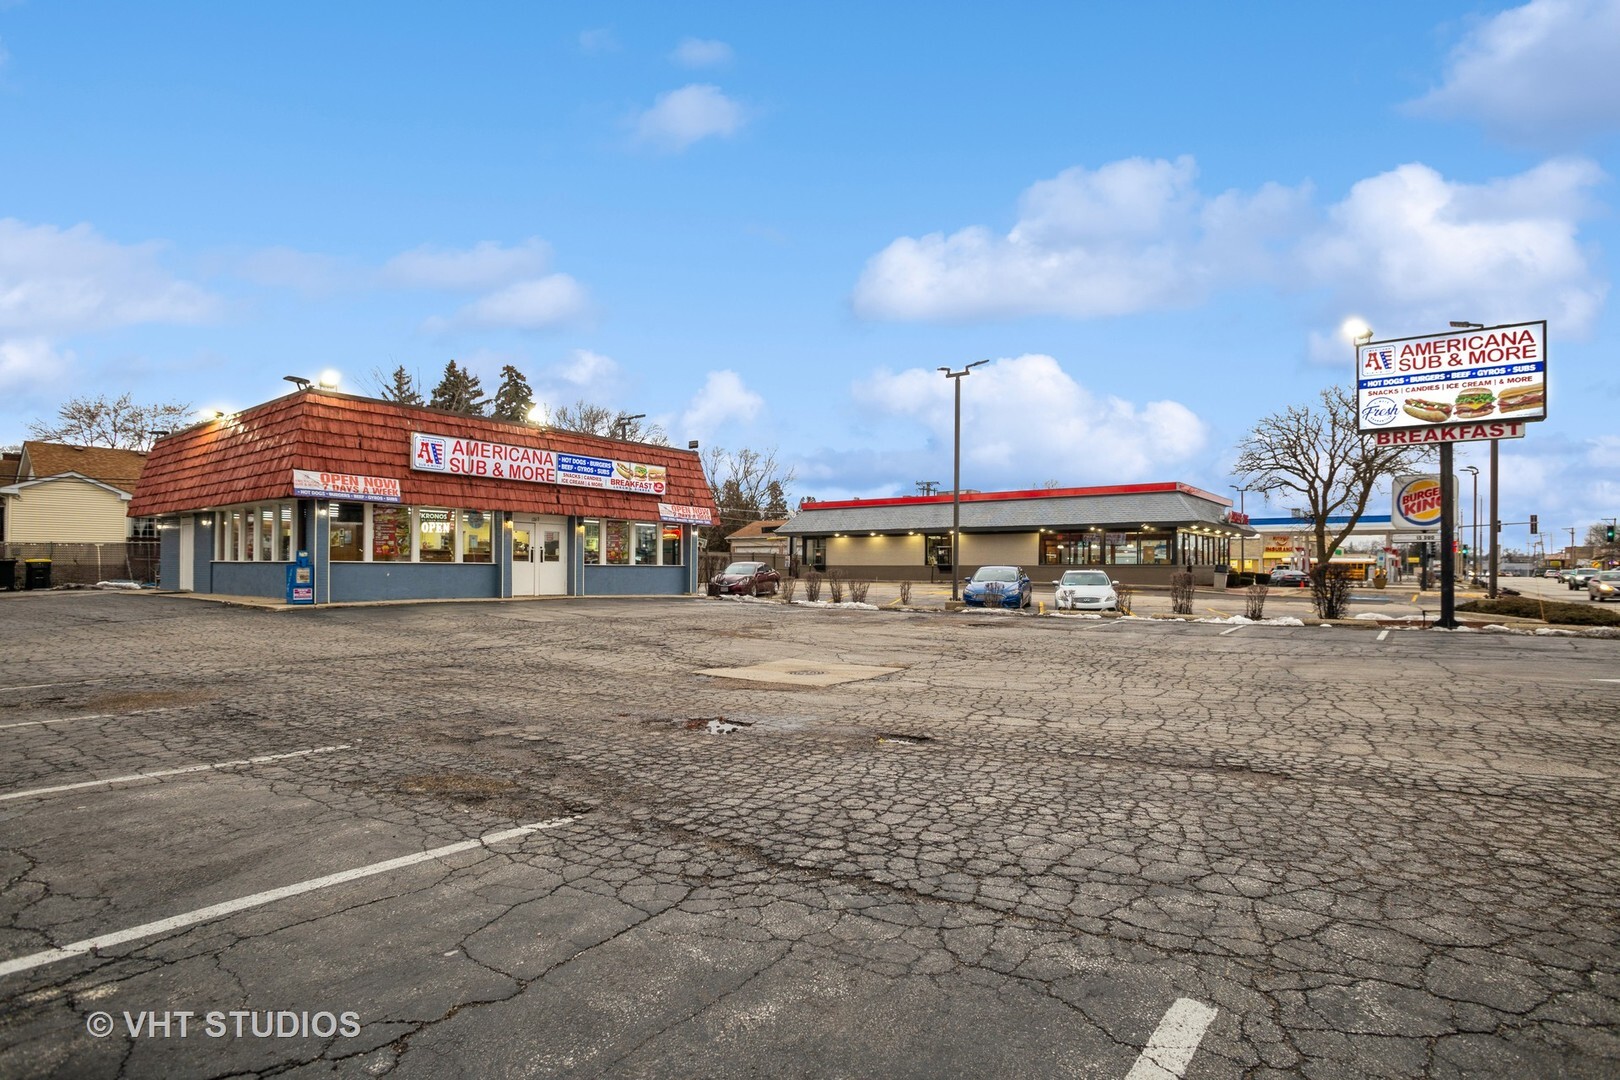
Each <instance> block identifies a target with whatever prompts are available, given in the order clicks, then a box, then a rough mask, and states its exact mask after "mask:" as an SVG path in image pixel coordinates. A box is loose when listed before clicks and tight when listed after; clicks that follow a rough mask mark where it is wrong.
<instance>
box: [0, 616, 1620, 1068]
mask: <svg viewBox="0 0 1620 1080" xmlns="http://www.w3.org/2000/svg"><path fill="white" fill-rule="evenodd" d="M0 614H3V616H4V622H5V626H6V631H5V641H6V645H7V655H8V658H9V660H10V663H9V664H8V665H7V669H6V673H5V674H4V675H3V676H0V687H3V692H0V796H5V795H7V794H9V793H16V792H25V791H32V790H33V789H37V788H48V787H53V786H60V785H68V784H75V783H82V782H85V781H91V780H101V779H106V778H111V777H128V776H131V775H132V774H137V773H149V772H162V771H167V770H175V769H181V768H187V767H190V766H196V765H203V764H220V763H231V762H241V761H242V760H243V759H247V758H254V757H261V756H265V755H273V754H291V753H295V752H299V751H307V750H310V749H313V748H325V747H332V746H337V745H342V744H347V745H348V747H349V749H347V750H340V751H331V752H323V753H317V754H307V755H305V756H300V757H289V758H283V759H280V760H275V761H268V762H262V763H256V764H248V765H240V764H235V765H225V766H224V767H221V768H216V769H210V770H205V771H196V772H187V773H180V774H175V775H170V776H165V777H161V778H156V779H138V780H132V781H128V782H124V783H119V784H115V785H104V786H96V787H87V788H78V789H74V790H69V791H61V792H55V793H44V794H39V795H37V796H28V797H20V798H13V799H9V800H5V801H0V963H4V962H5V961H11V960H16V959H17V958H20V957H26V956H30V955H32V954H35V953H39V952H41V951H43V950H48V949H51V948H55V947H60V946H63V945H67V944H70V943H73V942H77V941H81V940H84V939H88V938H93V937H96V936H98V935H103V934H108V933H112V932H116V931H120V930H126V929H128V928H130V927H135V926H140V925H143V924H147V923H152V922H155V921H158V920H165V919H172V918H173V917H176V916H180V915H182V914H184V913H187V912H193V911H196V910H198V909H202V908H206V907H209V906H210V905H215V904H221V903H226V902H228V901H232V900H235V899H238V898H242V897H249V896H253V895H255V894H259V893H263V892H266V891H268V890H276V889H284V888H285V887H287V886H290V885H293V884H296V883H300V882H308V881H310V880H311V879H316V878H322V877H324V876H326V875H340V874H342V873H343V872H345V871H352V870H355V869H356V868H362V867H369V866H373V865H375V864H379V863H383V862H385V861H387V860H394V859H399V858H401V857H404V856H411V855H415V854H418V853H421V852H425V851H429V850H432V849H436V848H440V847H445V846H448V845H455V844H459V843H462V842H466V841H473V840H477V839H478V838H480V837H488V836H490V835H491V834H498V833H501V832H502V831H503V830H510V829H512V828H513V827H514V826H517V825H525V824H534V823H542V822H544V823H553V822H557V824H555V825H554V827H549V828H547V829H545V830H543V831H534V832H530V833H527V834H524V835H521V836H515V837H509V838H506V839H500V840H496V841H491V842H488V843H486V844H484V845H473V846H471V847H470V848H468V849H466V850H458V851H456V852H454V853H453V854H449V855H446V856H443V857H441V858H434V859H430V860H426V861H419V862H415V863H413V864H410V865H405V866H401V867H399V868H397V869H390V870H387V871H386V872H381V873H374V874H371V875H369V876H364V877H356V878H353V879H352V880H339V881H335V882H334V883H332V884H330V885H327V886H324V887H320V888H311V889H310V890H309V891H306V892H301V893H299V894H297V895H291V896H287V897H285V898H281V899H274V900H271V901H268V902H264V903H262V904H259V905H258V906H253V907H250V908H247V909H245V910H240V911H235V912H232V913H230V914H226V915H223V916H221V917H217V918H207V919H202V920H200V921H195V922H191V923H188V924H185V925H178V926H174V927H172V928H168V929H164V930H161V931H159V932H155V933H152V934H150V935H148V936H144V937H142V938H140V939H138V940H134V941H129V942H126V943H122V944H117V945H113V946H109V947H106V948H103V949H100V950H97V951H95V952H93V953H91V954H88V955H79V956H73V957H69V958H65V959H60V960H57V961H55V962H51V963H43V964H40V965H39V966H34V967H30V968H28V969H27V970H23V971H18V972H14V973H10V974H6V975H3V976H0V1075H6V1076H71V1077H80V1076H97V1077H99V1076H108V1077H112V1076H129V1077H147V1076H164V1077H172V1076H195V1077H224V1076H296V1077H313V1076H331V1075H337V1076H380V1075H390V1076H402V1077H418V1076H421V1077H441V1076H469V1077H470V1076H480V1077H482V1076H546V1077H550V1076H558V1077H597V1076H603V1077H673V1076H682V1077H684V1076H692V1075H704V1076H721V1077H725V1076H738V1077H742V1076H818V1077H819V1076H829V1077H831V1076H837V1077H857V1076H884V1077H891V1076H895V1077H938V1076H985V1077H1002V1076H1005V1077H1065V1076H1097V1077H1124V1076H1125V1075H1126V1073H1127V1072H1129V1071H1130V1070H1131V1068H1132V1065H1133V1063H1134V1062H1135V1061H1136V1060H1137V1057H1138V1055H1139V1054H1140V1053H1141V1051H1142V1048H1143V1046H1144V1045H1145V1044H1146V1043H1147V1042H1148V1040H1149V1037H1150V1035H1152V1034H1153V1032H1154V1030H1155V1027H1156V1025H1158V1024H1159V1022H1160V1019H1161V1018H1162V1017H1163V1016H1164V1015H1165V1014H1166V1010H1167V1009H1169V1008H1170V1007H1171V1005H1172V1004H1173V1003H1174V1002H1176V1001H1177V1000H1178V999H1181V998H1192V999H1194V1000H1196V1001H1198V1002H1202V1003H1205V1004H1207V1005H1209V1006H1212V1007H1214V1008H1215V1009H1216V1010H1218V1012H1217V1014H1216V1018H1215V1020H1214V1021H1213V1023H1212V1024H1211V1025H1210V1026H1209V1028H1208V1030H1207V1031H1206V1032H1205V1033H1204V1035H1203V1037H1202V1040H1201V1041H1200V1042H1199V1043H1198V1046H1197V1050H1196V1052H1195V1053H1194V1054H1193V1056H1192V1059H1191V1063H1190V1064H1189V1065H1188V1067H1187V1069H1186V1072H1185V1075H1186V1077H1188V1078H1190V1080H1198V1078H1215V1077H1284V1076H1289V1077H1292V1076H1306V1077H1323V1078H1328V1077H1344V1078H1350V1077H1356V1078H1360V1077H1412V1076H1433V1077H1465V1076H1466V1077H1503V1078H1508V1077H1512V1078H1519V1077H1528V1076H1568V1077H1612V1076H1614V1075H1616V1074H1617V1073H1620V918H1617V915H1616V912H1617V910H1620V903H1617V900H1620V860H1617V853H1620V827H1617V826H1620V785H1617V782H1616V781H1617V776H1620V764H1617V763H1620V752H1617V751H1620V681H1616V680H1617V679H1620V641H1615V640H1605V639H1586V638H1529V637H1508V636H1487V635H1477V634H1475V635H1465V634H1442V633H1434V632H1427V633H1425V632H1419V631H1411V632H1395V633H1392V634H1389V635H1387V637H1385V636H1384V635H1374V634H1372V633H1368V632H1366V631H1363V630H1357V629H1350V628H1329V629H1321V628H1317V627H1299V628H1295V627H1266V626H1249V627H1243V628H1242V629H1241V630H1240V631H1238V632H1235V633H1234V632H1231V629H1230V628H1229V627H1225V626H1220V625H1202V624H1193V623H1153V622H1135V621H1082V620H1059V619H1049V618H1048V619H1039V618H1021V617H1010V618H1006V619H983V618H979V619H971V618H968V619H964V618H959V617H952V616H947V615H940V614H919V613H899V612H862V611H847V610H846V611H838V610H813V609H806V608H803V607H787V606H783V605H768V604H734V603H721V602H714V601H706V600H699V599H689V598H683V599H669V600H634V601H621V600H572V601H563V602H536V603H490V604H453V605H418V606H389V607H375V608H347V609H333V610H324V611H304V612H286V613H269V612H264V611H258V610H249V609H243V608H232V607H221V606H215V605H210V604H205V603H200V602H196V601H189V600H184V599H179V598H169V597H156V596H145V595H136V596H130V595H124V594H109V593H48V594H23V595H19V596H16V597H9V596H8V597H0ZM1379 637H1385V640H1378V638H1379ZM785 661H792V662H795V663H797V664H800V665H802V670H805V671H814V670H820V669H825V668H830V667H831V666H833V665H856V666H859V667H876V668H890V669H894V670H893V671H892V672H890V673H888V674H881V675H878V676H876V677H872V678H863V679H861V680H859V681H854V682H843V683H836V684H832V685H806V684H803V683H799V684H795V683H791V682H784V683H772V682H767V681H750V680H747V679H731V678H725V677H717V676H711V675H704V674H700V672H702V671H705V670H710V669H721V668H748V667H752V666H754V665H760V664H768V663H780V662H785ZM714 720H719V721H721V722H722V723H720V724H718V725H715V724H711V723H710V721H714ZM45 721H49V722H48V723H46V722H45ZM715 732H723V733H718V734H717V733H715ZM568 818H572V820H567V821H563V819H568ZM210 1010H218V1011H221V1012H225V1013H229V1012H230V1011H231V1010H238V1011H249V1012H252V1013H254V1014H255V1016H258V1017H264V1016H266V1015H267V1014H269V1013H272V1012H277V1011H292V1012H295V1013H304V1012H311V1013H312V1012H316V1011H320V1010H326V1011H329V1012H330V1013H333V1014H339V1013H344V1012H352V1013H353V1014H355V1016H356V1017H357V1027H358V1031H357V1032H356V1033H353V1034H345V1033H339V1034H335V1035H331V1036H328V1037H319V1036H317V1035H315V1034H309V1035H307V1036H306V1035H302V1034H297V1035H293V1036H290V1037H274V1036H272V1037H254V1036H253V1035H252V1033H251V1031H249V1032H248V1034H246V1035H244V1036H243V1037H234V1033H228V1034H226V1035H225V1036H223V1037H216V1036H211V1035H209V1034H207V1033H206V1032H204V1031H203V1030H202V1029H201V1019H200V1018H201V1016H202V1015H203V1014H204V1013H206V1012H208V1011H210ZM179 1011H191V1012H194V1013H196V1014H197V1016H196V1017H195V1018H193V1019H192V1020H191V1027H190V1030H189V1032H188V1034H187V1036H186V1037H184V1038H181V1037H179V1036H178V1034H177V1033H176V1031H175V1029H174V1028H172V1027H171V1029H170V1031H169V1033H168V1035H167V1037H164V1035H163V1034H161V1032H160V1031H159V1029H155V1028H145V1029H143V1031H142V1033H141V1034H140V1035H139V1036H131V1035H130V1034H129V1032H128V1030H127V1024H128V1021H129V1020H130V1019H136V1020H138V1019H139V1018H140V1016H141V1014H142V1013H148V1014H150V1013H157V1014H163V1013H166V1012H167V1013H171V1014H172V1013H176V1012H179ZM96 1012H106V1013H108V1014H109V1015H110V1016H111V1017H113V1018H115V1021H116V1026H115V1027H114V1029H113V1031H112V1033H111V1034H110V1035H106V1036H105V1037H99V1038H98V1037H95V1036H93V1035H92V1034H90V1033H89V1032H88V1031H87V1017H89V1016H90V1015H91V1014H93V1013H96ZM126 1013H128V1014H130V1015H129V1017H128V1018H126V1015H125V1014H126Z"/></svg>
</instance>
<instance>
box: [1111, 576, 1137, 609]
mask: <svg viewBox="0 0 1620 1080" xmlns="http://www.w3.org/2000/svg"><path fill="white" fill-rule="evenodd" d="M1114 595H1115V596H1117V597H1119V610H1120V612H1121V614H1125V615H1129V614H1130V613H1131V598H1132V597H1134V596H1135V595H1136V587H1135V586H1134V585H1127V584H1126V583H1125V582H1123V581H1122V582H1120V583H1119V584H1118V585H1115V586H1114Z"/></svg>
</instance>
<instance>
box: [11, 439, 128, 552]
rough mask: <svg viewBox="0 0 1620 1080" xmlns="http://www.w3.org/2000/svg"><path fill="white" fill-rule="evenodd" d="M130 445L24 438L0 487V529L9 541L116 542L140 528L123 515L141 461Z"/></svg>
mask: <svg viewBox="0 0 1620 1080" xmlns="http://www.w3.org/2000/svg"><path fill="white" fill-rule="evenodd" d="M145 464H146V455H145V454H143V453H140V452H139V451H135V450H109V449H106V448H104V447H94V446H89V447H87V446H66V445H63V444H60V443H45V442H26V443H24V444H23V449H22V457H21V459H20V460H19V462H18V467H17V475H16V479H15V480H13V481H12V482H11V483H9V484H6V485H4V486H3V487H0V500H3V501H4V504H5V506H4V517H3V518H0V521H3V522H4V526H3V527H4V530H5V532H4V535H3V536H0V540H4V541H6V542H7V543H12V544H40V543H52V544H106V543H121V542H122V541H124V540H126V539H128V538H129V537H130V536H132V535H135V534H137V533H138V532H140V531H144V527H145V523H138V522H136V521H133V520H132V519H131V518H129V517H128V516H127V513H126V511H127V508H128V504H129V499H130V494H131V492H133V491H134V490H135V482H136V480H138V479H140V475H141V469H142V468H144V467H145Z"/></svg>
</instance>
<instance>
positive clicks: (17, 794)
mask: <svg viewBox="0 0 1620 1080" xmlns="http://www.w3.org/2000/svg"><path fill="white" fill-rule="evenodd" d="M349 749H352V747H351V746H350V745H349V744H348V743H344V744H342V745H341V746H317V747H315V748H314V749H313V750H294V751H292V752H290V753H286V754H265V755H264V756H263V757H252V758H241V759H240V760H237V761H216V762H214V763H213V764H211V765H186V766H183V767H181V768H178V769H161V770H159V771H158V772H142V773H130V774H129V775H128V776H109V777H108V778H107V779H105V780H84V781H81V782H80V783H77V784H57V785H56V786H55V787H41V788H29V789H28V790H27V791H10V792H7V793H6V794H4V795H0V802H5V801H7V800H8V799H31V798H34V797H35V796H38V795H55V794H56V793H57V792H59V791H80V790H82V789H84V788H93V787H105V786H106V785H108V784H130V783H134V782H135V781H136V780H159V779H162V778H163V777H165V776H182V775H184V774H186V773H196V772H207V771H209V770H210V769H232V768H235V767H237V766H238V765H263V764H264V763H265V762H267V761H285V760H286V759H287V758H295V757H306V756H307V755H309V754H330V753H332V752H333V751H334V750H349Z"/></svg>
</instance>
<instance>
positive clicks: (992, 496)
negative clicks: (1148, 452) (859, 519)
mask: <svg viewBox="0 0 1620 1080" xmlns="http://www.w3.org/2000/svg"><path fill="white" fill-rule="evenodd" d="M1174 491H1179V492H1182V493H1184V494H1187V495H1196V496H1197V497H1198V498H1200V499H1208V500H1209V501H1210V502H1216V503H1220V504H1221V505H1223V506H1231V505H1232V500H1231V499H1228V498H1225V497H1224V496H1221V495H1212V494H1211V493H1209V492H1207V491H1204V490H1202V489H1200V488H1195V487H1193V486H1192V485H1191V484H1181V483H1163V484H1110V485H1107V486H1104V487H1083V488H1031V489H1029V490H1027V491H964V492H962V501H963V502H965V503H967V502H1001V501H1003V500H1007V499H1063V498H1074V497H1075V496H1084V495H1150V494H1154V493H1159V492H1174ZM950 502H951V496H950V494H949V493H946V494H944V495H900V496H897V497H895V498H892V499H836V500H828V501H827V502H811V501H809V500H805V501H804V502H801V503H800V504H799V509H800V510H853V509H862V508H865V507H869V506H934V505H938V504H940V503H945V504H947V505H949V504H950Z"/></svg>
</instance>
